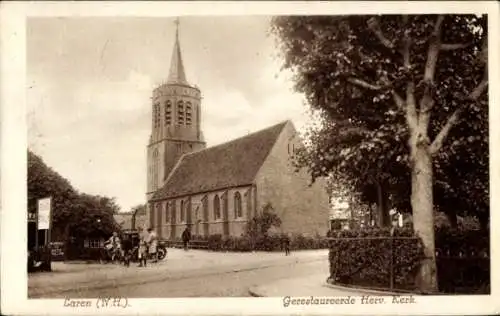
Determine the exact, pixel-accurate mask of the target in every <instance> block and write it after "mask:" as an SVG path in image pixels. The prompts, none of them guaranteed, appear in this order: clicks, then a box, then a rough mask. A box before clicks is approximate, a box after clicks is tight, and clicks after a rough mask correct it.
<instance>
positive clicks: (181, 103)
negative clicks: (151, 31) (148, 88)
mask: <svg viewBox="0 0 500 316" xmlns="http://www.w3.org/2000/svg"><path fill="white" fill-rule="evenodd" d="M200 104H201V93H200V89H198V88H197V87H195V86H193V85H190V84H189V83H188V81H187V79H186V74H185V72H184V64H183V63H182V55H181V47H180V44H179V20H178V19H177V20H176V33H175V43H174V48H173V52H172V59H171V62H170V71H169V74H168V79H167V82H166V83H163V84H161V85H160V86H158V87H157V88H155V89H154V90H153V97H152V122H151V124H152V125H151V135H150V138H149V143H148V147H147V192H146V196H147V200H148V201H149V199H151V197H152V195H153V193H154V192H155V191H156V190H158V189H160V188H161V187H162V186H163V185H164V184H165V181H166V180H167V177H168V176H169V174H170V172H171V171H172V169H173V168H174V166H175V164H176V163H177V161H178V160H179V158H180V157H181V156H182V155H183V154H185V153H189V152H193V151H197V150H200V149H203V148H205V146H206V143H205V141H204V138H203V133H202V131H201V128H200V123H201V109H200Z"/></svg>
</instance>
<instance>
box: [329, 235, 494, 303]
mask: <svg viewBox="0 0 500 316" xmlns="http://www.w3.org/2000/svg"><path fill="white" fill-rule="evenodd" d="M469 239H470V238H465V239H463V240H462V239H461V240H460V241H461V242H460V243H458V242H453V241H450V240H448V239H441V238H438V239H437V241H436V265H437V276H438V287H439V292H440V293H447V294H489V293H490V257H489V251H488V249H489V247H488V245H484V247H470V246H469V243H470V242H471V240H469ZM328 240H329V244H330V258H329V259H330V280H331V282H334V283H340V284H344V285H352V286H357V287H367V288H372V289H381V290H390V291H412V292H415V291H419V290H418V285H417V282H416V280H417V274H418V270H419V267H420V264H421V262H422V259H423V258H424V257H423V251H422V247H421V246H420V242H419V239H418V238H416V237H410V236H408V237H403V236H393V237H390V236H380V237H378V236H371V237H370V236H364V237H336V238H328ZM468 246H469V247H468ZM478 249H481V250H480V251H479V250H478Z"/></svg>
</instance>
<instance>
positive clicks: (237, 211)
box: [234, 192, 243, 218]
mask: <svg viewBox="0 0 500 316" xmlns="http://www.w3.org/2000/svg"><path fill="white" fill-rule="evenodd" d="M242 216H243V213H242V210H241V194H240V192H236V193H235V194H234V218H237V217H242Z"/></svg>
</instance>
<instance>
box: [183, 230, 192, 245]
mask: <svg viewBox="0 0 500 316" xmlns="http://www.w3.org/2000/svg"><path fill="white" fill-rule="evenodd" d="M190 240H191V230H190V229H189V226H186V229H184V231H183V232H182V242H183V243H184V250H186V251H187V250H188V244H189V241H190Z"/></svg>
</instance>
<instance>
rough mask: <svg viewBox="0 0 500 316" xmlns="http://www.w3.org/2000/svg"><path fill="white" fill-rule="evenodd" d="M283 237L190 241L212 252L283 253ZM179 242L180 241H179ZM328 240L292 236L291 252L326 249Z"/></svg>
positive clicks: (213, 237) (220, 237)
mask: <svg viewBox="0 0 500 316" xmlns="http://www.w3.org/2000/svg"><path fill="white" fill-rule="evenodd" d="M284 237H285V236H284V235H280V234H270V235H265V236H257V237H255V238H254V239H252V238H250V237H249V236H247V235H242V236H238V237H235V236H223V235H220V234H214V235H210V236H208V237H205V236H197V235H195V236H193V238H192V239H191V240H192V241H206V242H207V243H208V249H209V250H212V251H236V252H247V251H253V250H256V251H283V250H284V249H283V241H284ZM179 241H180V239H179ZM327 248H328V240H327V239H326V238H325V237H321V236H319V235H317V236H314V237H306V236H303V235H301V234H294V235H292V236H291V238H290V249H291V250H306V249H327Z"/></svg>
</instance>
